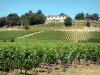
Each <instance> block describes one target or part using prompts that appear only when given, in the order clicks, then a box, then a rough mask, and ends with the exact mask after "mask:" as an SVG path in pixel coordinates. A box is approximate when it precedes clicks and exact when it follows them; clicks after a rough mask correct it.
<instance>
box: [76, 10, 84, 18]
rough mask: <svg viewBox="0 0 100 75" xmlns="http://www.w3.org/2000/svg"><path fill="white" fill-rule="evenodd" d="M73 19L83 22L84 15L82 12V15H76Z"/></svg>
mask: <svg viewBox="0 0 100 75" xmlns="http://www.w3.org/2000/svg"><path fill="white" fill-rule="evenodd" d="M75 19H76V20H84V19H85V17H84V13H83V12H82V13H78V14H76V16H75Z"/></svg>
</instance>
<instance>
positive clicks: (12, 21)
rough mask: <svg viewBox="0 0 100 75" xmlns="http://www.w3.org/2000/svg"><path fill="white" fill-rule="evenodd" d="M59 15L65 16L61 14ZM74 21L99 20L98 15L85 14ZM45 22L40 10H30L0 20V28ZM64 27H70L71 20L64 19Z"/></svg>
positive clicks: (80, 14)
mask: <svg viewBox="0 0 100 75" xmlns="http://www.w3.org/2000/svg"><path fill="white" fill-rule="evenodd" d="M59 15H65V16H66V14H64V13H61V14H59ZM75 20H95V21H98V20H99V15H98V13H93V14H89V13H86V14H84V13H83V12H82V13H78V14H76V15H75ZM45 21H46V16H45V15H44V14H43V13H42V10H38V11H37V12H36V13H33V12H32V11H31V10H30V11H29V12H27V13H25V14H23V15H21V16H19V15H18V14H16V13H11V14H9V15H8V16H7V17H1V18H0V27H4V26H7V27H13V26H20V25H24V26H27V25H37V24H44V23H45ZM65 25H68V26H70V25H72V18H71V17H67V18H66V19H65Z"/></svg>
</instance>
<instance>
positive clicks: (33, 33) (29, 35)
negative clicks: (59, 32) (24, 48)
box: [17, 31, 43, 39]
mask: <svg viewBox="0 0 100 75" xmlns="http://www.w3.org/2000/svg"><path fill="white" fill-rule="evenodd" d="M42 32H43V31H39V32H34V33H31V34H28V35H24V36H20V37H17V38H18V39H20V38H25V37H29V36H33V35H36V34H40V33H42Z"/></svg>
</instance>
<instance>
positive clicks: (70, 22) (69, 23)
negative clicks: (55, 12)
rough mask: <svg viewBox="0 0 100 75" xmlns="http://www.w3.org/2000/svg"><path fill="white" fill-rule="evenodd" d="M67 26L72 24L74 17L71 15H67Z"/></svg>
mask: <svg viewBox="0 0 100 75" xmlns="http://www.w3.org/2000/svg"><path fill="white" fill-rule="evenodd" d="M65 26H72V18H71V17H67V18H66V19H65Z"/></svg>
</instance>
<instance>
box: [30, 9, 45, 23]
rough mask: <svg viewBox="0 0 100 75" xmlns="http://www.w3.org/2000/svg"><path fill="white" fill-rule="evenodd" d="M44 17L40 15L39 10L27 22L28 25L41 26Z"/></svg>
mask: <svg viewBox="0 0 100 75" xmlns="http://www.w3.org/2000/svg"><path fill="white" fill-rule="evenodd" d="M45 20H46V18H45V15H44V14H43V13H42V11H41V10H38V12H36V13H35V14H34V15H33V16H32V17H31V18H30V20H29V23H30V25H36V24H43V23H45Z"/></svg>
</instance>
